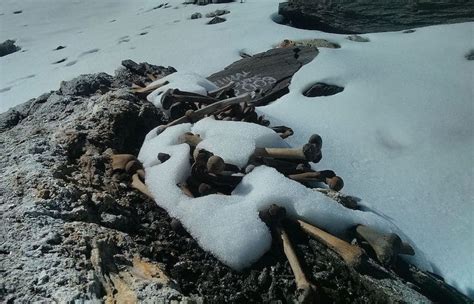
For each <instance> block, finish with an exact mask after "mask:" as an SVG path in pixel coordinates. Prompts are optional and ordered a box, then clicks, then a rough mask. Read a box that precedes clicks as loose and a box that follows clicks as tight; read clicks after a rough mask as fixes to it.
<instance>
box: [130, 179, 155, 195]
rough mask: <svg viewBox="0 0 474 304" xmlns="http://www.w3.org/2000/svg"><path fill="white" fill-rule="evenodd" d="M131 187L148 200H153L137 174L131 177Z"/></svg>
mask: <svg viewBox="0 0 474 304" xmlns="http://www.w3.org/2000/svg"><path fill="white" fill-rule="evenodd" d="M132 187H133V188H135V189H137V190H138V191H140V192H141V193H143V194H145V195H146V196H148V197H149V198H151V199H153V195H151V193H150V191H149V190H148V187H147V186H146V185H145V184H144V183H143V182H142V180H141V179H140V177H139V175H138V173H135V174H134V175H133V176H132Z"/></svg>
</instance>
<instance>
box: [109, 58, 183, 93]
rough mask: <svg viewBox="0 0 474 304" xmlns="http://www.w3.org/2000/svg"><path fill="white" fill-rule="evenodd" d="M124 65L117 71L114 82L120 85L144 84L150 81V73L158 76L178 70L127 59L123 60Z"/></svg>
mask: <svg viewBox="0 0 474 304" xmlns="http://www.w3.org/2000/svg"><path fill="white" fill-rule="evenodd" d="M122 67H123V68H119V69H118V70H117V71H116V72H115V80H114V82H115V83H116V84H117V85H119V86H131V85H132V84H133V83H135V84H144V83H146V82H148V81H150V78H149V76H148V75H154V76H155V77H157V78H160V77H163V76H165V75H169V74H171V73H174V72H176V70H175V69H174V68H173V67H163V66H157V65H153V64H149V63H146V62H143V63H136V62H135V61H133V60H130V59H127V60H123V61H122Z"/></svg>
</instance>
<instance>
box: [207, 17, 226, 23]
mask: <svg viewBox="0 0 474 304" xmlns="http://www.w3.org/2000/svg"><path fill="white" fill-rule="evenodd" d="M225 21H226V19H225V18H221V17H214V18H212V19H211V21H209V22H208V23H207V24H217V23H222V22H225Z"/></svg>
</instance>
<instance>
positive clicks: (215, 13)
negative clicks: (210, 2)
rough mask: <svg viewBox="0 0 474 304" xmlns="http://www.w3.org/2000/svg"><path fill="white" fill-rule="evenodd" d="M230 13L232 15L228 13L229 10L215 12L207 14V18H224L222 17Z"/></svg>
mask: <svg viewBox="0 0 474 304" xmlns="http://www.w3.org/2000/svg"><path fill="white" fill-rule="evenodd" d="M228 13H230V11H228V10H215V11H214V12H210V13H207V14H206V18H213V17H216V16H222V15H225V14H228Z"/></svg>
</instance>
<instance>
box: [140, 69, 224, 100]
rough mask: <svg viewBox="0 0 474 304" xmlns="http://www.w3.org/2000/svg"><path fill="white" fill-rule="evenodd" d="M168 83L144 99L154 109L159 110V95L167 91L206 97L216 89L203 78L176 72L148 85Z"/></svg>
mask: <svg viewBox="0 0 474 304" xmlns="http://www.w3.org/2000/svg"><path fill="white" fill-rule="evenodd" d="M166 82H169V83H168V84H166V85H163V86H162V87H160V88H158V89H156V90H154V91H153V92H151V93H150V94H149V95H148V96H147V97H146V98H147V99H148V101H150V102H152V103H153V104H154V105H155V106H156V107H159V108H161V103H160V100H161V96H160V95H161V94H162V93H164V92H166V91H167V90H169V89H179V90H181V91H186V92H193V93H197V94H201V95H204V96H206V95H207V93H208V92H209V91H212V90H215V89H217V88H218V87H217V86H216V85H215V84H214V83H213V82H210V81H209V80H207V79H206V78H205V77H203V76H201V75H199V74H196V73H191V72H176V73H173V74H171V75H168V76H166V77H163V78H161V79H158V80H156V81H154V82H152V83H151V84H150V86H153V85H159V84H164V83H166Z"/></svg>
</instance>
